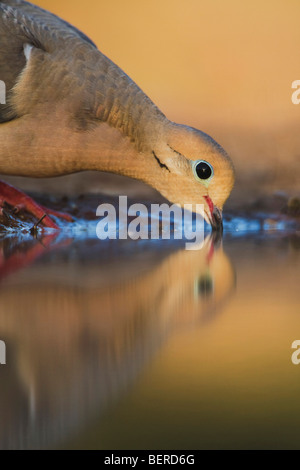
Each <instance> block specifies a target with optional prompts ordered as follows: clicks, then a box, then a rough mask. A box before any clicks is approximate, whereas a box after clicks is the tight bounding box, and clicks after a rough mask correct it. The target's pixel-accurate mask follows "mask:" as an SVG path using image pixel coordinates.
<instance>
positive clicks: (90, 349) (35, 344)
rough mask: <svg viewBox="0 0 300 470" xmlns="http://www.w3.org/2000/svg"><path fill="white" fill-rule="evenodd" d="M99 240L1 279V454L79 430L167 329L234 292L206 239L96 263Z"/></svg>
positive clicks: (224, 260) (116, 254) (130, 377)
mask: <svg viewBox="0 0 300 470" xmlns="http://www.w3.org/2000/svg"><path fill="white" fill-rule="evenodd" d="M97 243H98V244H97V245H95V244H93V243H88V242H84V241H82V242H80V243H77V245H76V244H75V245H74V243H72V244H71V245H70V246H69V247H64V248H63V249H61V248H59V249H57V250H55V248H52V251H51V252H49V253H48V254H46V255H45V256H44V257H42V258H39V261H38V262H37V261H35V262H34V260H33V259H32V255H31V257H30V262H31V263H32V262H33V264H32V265H31V266H30V267H27V268H24V263H23V264H22V267H23V269H22V270H20V271H19V272H17V273H16V272H14V273H13V275H11V276H9V277H7V278H6V279H5V280H3V281H2V284H1V286H0V298H1V300H0V336H1V339H4V340H5V341H6V344H7V365H6V366H5V369H4V368H2V369H1V384H0V416H1V421H0V445H1V447H2V448H32V447H35V448H36V447H47V446H51V445H54V444H58V443H59V442H60V441H61V440H62V439H65V438H67V437H68V436H69V435H70V434H72V433H75V432H76V431H78V430H79V429H80V427H81V426H83V425H84V424H86V423H87V422H88V420H89V418H91V417H92V416H93V415H94V413H95V412H99V410H103V411H105V409H106V408H107V407H108V406H112V404H113V403H114V402H115V401H116V400H117V399H118V397H120V396H122V394H124V393H125V392H126V390H127V389H128V388H129V387H130V386H131V384H132V383H133V382H134V380H135V378H136V377H138V374H139V372H140V371H141V370H143V368H144V367H146V366H147V364H149V362H150V361H151V358H153V357H154V355H155V353H156V352H157V351H159V348H160V347H161V346H162V345H163V343H164V342H165V341H166V340H167V339H168V337H169V336H170V335H171V334H172V331H174V330H176V329H178V328H180V329H182V328H193V327H199V324H200V325H201V323H203V322H205V321H207V320H208V319H213V318H215V314H216V313H219V312H220V310H221V308H222V303H223V302H224V300H225V299H226V298H227V297H228V295H229V294H230V293H231V292H232V290H233V287H234V270H233V268H232V265H231V263H230V261H229V259H228V257H227V256H226V254H225V253H224V252H223V249H222V246H218V243H214V241H213V240H212V239H211V238H206V239H205V241H204V245H203V247H202V249H201V250H199V251H186V250H179V251H176V252H172V253H171V254H169V255H164V257H162V255H161V253H160V254H159V255H156V256H155V253H156V251H155V250H152V251H151V250H150V251H149V250H148V251H146V252H145V250H144V249H143V250H140V252H136V253H135V254H134V253H133V252H132V251H130V250H129V253H128V247H127V248H125V247H126V245H124V249H123V248H121V252H120V248H118V249H117V250H115V246H117V245H116V243H118V242H114V243H112V242H110V244H108V245H107V246H106V248H105V250H104V249H103V248H102V254H103V256H98V255H97V253H95V247H96V246H99V242H98V241H97ZM130 243H131V245H132V246H133V244H134V242H130ZM131 245H130V246H131ZM101 246H105V245H104V244H102V245H101ZM118 246H120V245H118ZM128 246H129V245H128ZM122 250H123V251H122ZM37 251H38V253H39V256H40V249H39V250H37ZM30 252H31V253H32V247H31V248H30ZM125 252H126V253H125ZM104 253H105V256H104ZM124 253H125V254H124ZM81 254H82V256H81ZM12 256H15V254H12ZM8 261H9V260H6V262H8Z"/></svg>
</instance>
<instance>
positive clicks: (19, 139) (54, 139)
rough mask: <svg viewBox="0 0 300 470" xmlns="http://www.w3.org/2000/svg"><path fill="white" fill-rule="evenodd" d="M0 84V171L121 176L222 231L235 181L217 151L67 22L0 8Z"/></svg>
mask: <svg viewBox="0 0 300 470" xmlns="http://www.w3.org/2000/svg"><path fill="white" fill-rule="evenodd" d="M0 79H1V80H3V81H4V82H5V84H6V89H7V103H6V105H0V123H1V124H0V139H1V149H0V172H1V173H3V174H10V175H23V176H35V177H49V176H56V175H62V174H67V173H73V172H77V171H82V170H102V171H109V172H113V173H119V174H124V175H127V176H130V177H132V178H137V179H140V180H142V181H144V182H146V183H148V184H150V185H151V186H153V187H154V188H156V189H157V190H158V191H160V192H161V194H163V195H164V196H165V197H166V198H167V199H169V200H170V201H171V202H175V203H178V204H180V205H183V204H204V207H205V209H204V214H203V215H204V217H205V218H206V220H208V221H209V222H210V223H212V225H213V226H216V225H220V224H221V210H222V208H223V204H224V202H225V201H226V199H227V197H228V196H229V194H230V191H231V189H232V186H233V182H234V173H233V167H232V163H231V161H230V159H229V157H228V156H227V154H226V153H225V151H224V150H223V149H222V148H221V147H220V146H219V145H218V144H217V143H216V142H215V141H214V140H213V139H212V138H211V137H209V136H208V135H206V134H204V133H203V132H201V131H199V130H197V129H193V128H191V127H188V126H183V125H179V124H175V123H173V122H171V121H169V120H168V119H167V118H166V116H165V115H164V114H163V113H162V112H161V111H160V110H159V109H158V108H157V107H156V106H155V105H154V103H153V102H152V101H151V100H150V99H149V98H148V97H147V96H146V95H145V94H144V93H143V91H142V90H141V89H140V88H139V87H138V86H137V85H136V84H135V83H134V82H133V81H132V80H131V79H130V78H129V77H128V76H127V75H126V74H125V73H124V72H123V71H122V70H121V69H120V68H119V67H118V66H116V65H115V64H114V63H113V62H111V61H110V60H109V59H108V58H107V57H106V56H104V55H103V54H102V53H101V52H100V51H99V50H98V49H97V47H96V46H95V44H94V43H93V42H92V41H91V40H90V39H89V38H87V37H86V36H85V35H84V34H83V33H81V32H80V31H78V30H77V29H76V28H74V27H73V26H71V25H70V24H68V23H67V22H65V21H63V20H61V19H60V18H58V17H56V16H55V15H53V14H51V13H49V12H47V11H45V10H42V9H40V8H39V7H36V6H34V5H32V4H30V3H28V2H25V1H23V0H9V1H4V2H0ZM198 160H200V161H202V160H204V164H205V162H207V163H208V164H209V165H210V170H209V169H208V171H211V172H212V175H211V177H210V178H207V179H202V177H201V178H199V177H198V176H197V171H198V170H197V168H198V167H197V164H196V163H195V162H197V161H198ZM204 169H205V170H207V167H205V168H204ZM198 173H199V172H198Z"/></svg>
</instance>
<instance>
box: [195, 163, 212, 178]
mask: <svg viewBox="0 0 300 470" xmlns="http://www.w3.org/2000/svg"><path fill="white" fill-rule="evenodd" d="M193 173H194V176H195V178H196V179H200V180H206V181H207V180H208V179H210V178H211V177H212V176H213V174H214V170H213V167H212V166H211V165H210V163H208V162H206V161H205V160H197V161H195V162H193Z"/></svg>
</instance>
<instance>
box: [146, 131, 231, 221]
mask: <svg viewBox="0 0 300 470" xmlns="http://www.w3.org/2000/svg"><path fill="white" fill-rule="evenodd" d="M162 140H163V143H162ZM152 158H155V160H156V162H157V165H159V166H160V168H161V172H160V173H161V177H160V178H159V179H156V181H155V182H154V181H153V182H152V183H151V184H153V186H155V187H156V188H157V189H158V190H159V191H160V192H161V194H163V196H165V197H166V198H167V199H168V200H169V201H171V202H173V203H176V204H179V205H180V206H181V207H183V206H184V204H193V206H194V208H195V209H196V207H195V205H196V204H198V205H202V209H198V212H200V213H201V215H202V216H203V217H204V218H205V220H206V221H207V222H208V223H210V224H211V226H212V228H213V229H219V228H222V209H223V205H224V203H225V201H226V199H227V198H228V196H229V194H230V192H231V190H232V187H233V184H234V169H233V165H232V162H231V160H230V158H229V157H228V155H227V154H226V152H225V150H223V148H222V147H221V146H220V145H219V144H217V142H215V141H214V140H213V139H212V138H211V137H210V136H208V135H207V134H205V133H204V132H201V131H199V130H197V129H194V128H191V127H188V126H184V125H179V124H175V123H170V125H169V126H168V130H167V132H166V134H165V135H164V138H163V139H160V144H159V145H158V146H157V148H156V147H155V149H154V150H153V152H152ZM195 209H194V210H195Z"/></svg>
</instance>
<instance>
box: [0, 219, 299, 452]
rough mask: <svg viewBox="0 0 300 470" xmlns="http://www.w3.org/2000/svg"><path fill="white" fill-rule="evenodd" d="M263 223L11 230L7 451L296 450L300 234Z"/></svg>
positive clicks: (2, 388) (6, 285)
mask: <svg viewBox="0 0 300 470" xmlns="http://www.w3.org/2000/svg"><path fill="white" fill-rule="evenodd" d="M250 225H251V224H250ZM251 227H252V228H253V230H252V231H251V230H248V231H243V230H242V231H240V232H238V231H237V230H236V227H235V230H233V231H231V232H230V230H227V232H225V235H224V239H223V241H221V242H220V241H217V242H214V241H213V239H212V238H211V237H210V236H207V237H206V239H205V243H204V245H203V247H202V249H201V250H198V251H187V250H185V249H184V243H183V242H181V241H178V242H175V241H167V240H158V241H155V240H152V241H151V240H144V241H133V240H124V241H119V240H111V241H99V240H98V239H97V238H96V237H95V236H94V235H93V234H94V232H93V230H91V231H90V232H89V231H85V232H80V231H77V233H72V234H67V233H62V234H60V235H59V236H57V234H51V233H49V234H47V235H44V236H38V238H37V239H34V238H33V237H31V236H30V235H28V234H24V235H23V236H22V239H20V237H18V238H16V237H15V236H13V235H10V236H7V235H6V236H3V237H2V240H1V253H2V254H1V270H0V275H1V284H0V339H1V340H4V341H5V343H6V346H7V363H6V365H1V366H0V416H1V420H0V447H1V448H9V449H21V448H98V449H138V448H143V449H170V448H171V449H194V448H196V449H208V448H300V443H299V437H298V429H299V425H300V402H299V394H300V364H299V365H298V366H297V365H294V364H293V363H292V361H291V355H292V352H293V350H292V349H291V344H292V342H293V341H294V340H295V339H300V334H299V332H300V296H299V236H298V235H297V231H296V230H294V231H290V232H286V231H281V230H277V231H269V232H268V231H263V232H262V231H260V230H258V229H257V228H256V227H254V226H253V224H252V225H251ZM251 227H250V228H251ZM248 228H249V227H248ZM237 235H239V236H237Z"/></svg>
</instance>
